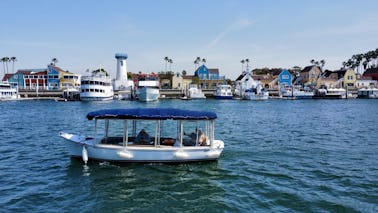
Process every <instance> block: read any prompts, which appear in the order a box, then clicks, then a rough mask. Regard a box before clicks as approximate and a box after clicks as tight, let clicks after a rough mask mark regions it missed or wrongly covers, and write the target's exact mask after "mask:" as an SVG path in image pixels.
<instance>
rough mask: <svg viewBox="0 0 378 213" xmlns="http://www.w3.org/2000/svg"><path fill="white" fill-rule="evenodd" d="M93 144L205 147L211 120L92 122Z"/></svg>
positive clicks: (210, 129)
mask: <svg viewBox="0 0 378 213" xmlns="http://www.w3.org/2000/svg"><path fill="white" fill-rule="evenodd" d="M95 123H96V124H95V138H96V144H107V145H119V146H139V145H143V146H145V145H149V146H176V147H181V146H201V145H202V146H206V145H207V146H209V145H210V142H211V141H212V140H211V138H213V134H212V133H211V132H213V130H214V127H213V125H214V120H196V121H193V120H171V119H168V120H133V119H95Z"/></svg>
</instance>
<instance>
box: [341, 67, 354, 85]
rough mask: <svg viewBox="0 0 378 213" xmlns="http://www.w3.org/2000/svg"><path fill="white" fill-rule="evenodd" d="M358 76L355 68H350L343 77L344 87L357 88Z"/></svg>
mask: <svg viewBox="0 0 378 213" xmlns="http://www.w3.org/2000/svg"><path fill="white" fill-rule="evenodd" d="M356 81H357V76H356V73H355V72H354V70H353V69H348V70H347V71H346V72H345V74H344V78H343V85H342V86H343V88H347V89H355V88H356Z"/></svg>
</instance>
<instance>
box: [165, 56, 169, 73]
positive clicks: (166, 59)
mask: <svg viewBox="0 0 378 213" xmlns="http://www.w3.org/2000/svg"><path fill="white" fill-rule="evenodd" d="M168 60H169V58H168V56H165V57H164V61H165V72H167V62H168Z"/></svg>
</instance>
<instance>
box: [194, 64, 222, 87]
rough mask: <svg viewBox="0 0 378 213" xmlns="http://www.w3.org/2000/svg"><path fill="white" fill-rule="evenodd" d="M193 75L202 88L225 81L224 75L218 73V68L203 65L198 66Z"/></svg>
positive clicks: (214, 85)
mask: <svg viewBox="0 0 378 213" xmlns="http://www.w3.org/2000/svg"><path fill="white" fill-rule="evenodd" d="M194 76H196V77H198V79H199V85H200V86H201V87H202V88H208V89H214V88H216V86H217V85H219V84H225V83H226V78H225V76H220V75H219V69H218V68H212V69H209V68H207V67H206V66H205V65H202V66H200V67H198V68H197V70H196V71H195V72H194Z"/></svg>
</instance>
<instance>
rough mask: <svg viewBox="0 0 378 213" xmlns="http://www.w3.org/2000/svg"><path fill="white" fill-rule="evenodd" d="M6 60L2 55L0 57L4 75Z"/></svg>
mask: <svg viewBox="0 0 378 213" xmlns="http://www.w3.org/2000/svg"><path fill="white" fill-rule="evenodd" d="M6 61H7V59H6V57H2V58H1V62H3V68H4V69H3V70H4V75H5V73H6V70H5V62H6Z"/></svg>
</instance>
